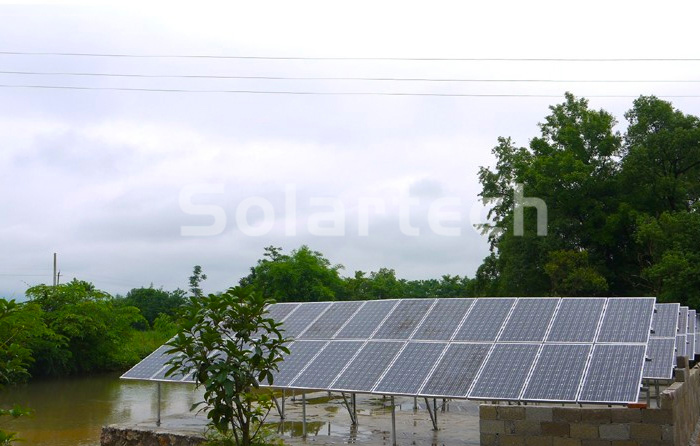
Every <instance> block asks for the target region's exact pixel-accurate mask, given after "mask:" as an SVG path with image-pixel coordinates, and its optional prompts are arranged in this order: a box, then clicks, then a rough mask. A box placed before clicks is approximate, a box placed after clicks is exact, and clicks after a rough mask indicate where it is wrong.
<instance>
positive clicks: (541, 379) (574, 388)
mask: <svg viewBox="0 0 700 446" xmlns="http://www.w3.org/2000/svg"><path fill="white" fill-rule="evenodd" d="M591 348H592V346H591V345H590V344H545V345H544V346H543V347H542V351H541V352H540V355H539V356H538V358H537V362H536V363H535V366H534V367H533V371H532V374H531V375H530V378H529V379H528V383H527V385H526V387H525V392H524V393H523V397H522V399H523V400H526V401H557V402H575V401H576V396H577V394H578V389H579V387H580V385H581V380H582V378H583V373H584V371H585V370H586V364H587V363H588V355H589V354H590V352H591Z"/></svg>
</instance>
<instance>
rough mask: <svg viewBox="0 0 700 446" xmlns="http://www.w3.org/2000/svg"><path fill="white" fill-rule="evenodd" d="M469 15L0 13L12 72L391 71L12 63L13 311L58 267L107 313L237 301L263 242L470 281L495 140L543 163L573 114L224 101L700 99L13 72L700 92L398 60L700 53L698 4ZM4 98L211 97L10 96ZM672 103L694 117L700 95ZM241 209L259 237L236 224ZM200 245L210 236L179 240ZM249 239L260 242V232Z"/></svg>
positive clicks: (353, 7)
mask: <svg viewBox="0 0 700 446" xmlns="http://www.w3.org/2000/svg"><path fill="white" fill-rule="evenodd" d="M461 3H464V5H463V6H458V5H459V4H460V3H445V2H436V1H431V2H424V3H423V4H422V5H420V4H415V3H407V2H400V3H388V2H386V3H385V2H382V3H380V2H368V3H363V2H357V1H352V2H329V1H324V2H298V1H297V2H284V3H270V2H254V6H245V7H243V6H239V5H236V4H235V2H232V1H230V2H225V3H207V2H197V4H198V7H197V9H191V8H186V7H180V6H177V5H178V3H172V2H167V3H154V4H152V5H150V6H143V4H142V3H141V2H140V3H138V4H134V5H133V6H132V3H130V2H118V4H119V5H120V6H119V7H113V6H109V5H102V6H100V4H99V3H95V2H88V3H86V4H80V3H74V4H73V5H69V6H65V5H60V4H51V3H49V4H40V5H37V4H35V5H11V4H6V3H3V4H0V51H3V52H25V53H36V52H44V53H95V54H127V55H142V56H143V55H196V56H205V55H218V56H272V57H301V58H304V57H307V58H328V57H330V58H338V57H360V58H380V60H364V61H363V60H312V59H293V60H288V59H287V60H279V59H275V60H268V59H263V60H261V59H217V58H157V57H86V56H82V57H81V56H56V55H53V56H51V55H44V56H39V55H26V54H25V55H17V54H14V55H13V54H0V71H3V72H5V73H3V74H0V85H1V86H2V87H1V88H0V148H1V150H0V169H1V170H0V172H1V173H2V175H1V176H0V188H1V189H0V190H1V192H0V208H1V209H2V214H0V246H1V247H2V254H1V255H0V295H2V296H6V297H15V298H19V297H21V296H22V295H23V294H24V291H25V290H26V288H27V285H33V284H37V283H51V259H52V253H54V252H57V253H58V256H59V269H60V271H61V279H62V281H63V280H67V279H71V278H73V277H78V278H80V279H85V280H88V281H91V282H93V283H94V284H95V285H96V286H97V287H99V288H101V289H104V290H106V291H108V292H111V293H115V294H116V293H125V292H126V291H128V290H129V289H131V288H134V287H139V286H148V285H149V284H151V283H152V284H153V285H154V286H156V287H160V286H163V287H164V288H166V289H174V288H176V287H181V288H185V287H186V286H187V277H188V276H189V274H190V272H191V269H192V266H193V265H195V264H199V265H201V266H202V267H203V269H204V271H205V272H206V273H207V275H208V276H209V280H208V281H207V282H206V283H205V287H204V288H205V291H218V290H223V289H225V288H226V287H228V286H231V285H234V284H235V283H236V282H237V281H238V279H239V278H240V277H241V276H243V275H245V274H246V273H247V271H248V269H249V268H250V266H252V265H253V264H254V263H255V261H256V260H257V259H258V258H260V257H261V255H262V253H263V248H264V247H265V246H268V245H276V246H280V247H283V248H284V249H285V251H287V252H288V251H290V250H292V249H295V248H297V247H299V246H300V245H302V244H308V245H309V246H310V247H311V248H313V249H316V250H319V251H321V252H322V253H323V254H325V256H326V257H327V258H329V259H330V260H331V262H333V263H342V264H343V265H344V266H345V270H344V272H343V274H345V275H351V274H353V273H354V271H355V270H364V271H371V270H376V269H378V268H380V267H389V268H393V269H395V270H396V272H397V274H398V275H399V276H400V277H404V278H409V279H416V278H431V277H440V276H441V275H442V274H459V275H468V276H472V275H473V274H474V272H475V270H476V268H477V267H478V265H479V264H480V263H481V260H482V259H483V257H485V256H486V255H487V254H488V247H487V244H486V240H485V238H484V237H483V236H481V235H480V234H478V233H477V232H476V231H475V230H473V229H472V224H473V223H477V222H478V221H480V220H483V212H480V207H479V205H478V200H477V194H478V192H479V190H480V188H479V184H478V180H477V172H478V168H479V166H482V165H489V164H491V163H492V162H493V159H492V157H491V154H490V150H491V148H492V147H493V146H494V145H495V144H496V138H497V137H498V136H512V137H513V138H514V139H515V140H516V142H517V143H518V144H521V145H525V144H527V143H528V140H529V139H530V138H532V137H533V136H536V134H537V130H538V128H537V124H538V122H540V121H542V119H543V118H544V116H545V115H546V114H547V111H548V106H549V105H551V104H554V103H557V102H559V101H560V100H561V99H560V98H551V97H549V98H546V97H440V96H376V95H338V96H335V95H289V94H241V93H223V92H221V91H224V90H228V91H231V90H236V91H240V90H248V91H251V90H252V91H265V92H269V91H278V92H280V91H301V92H336V93H337V92H345V93H347V92H364V93H367V92H383V93H388V92H391V93H399V92H403V93H421V94H424V93H441V94H513V95H526V94H527V95H562V94H563V93H564V92H565V91H571V92H573V93H574V94H577V95H581V96H596V95H631V96H637V95H640V94H657V95H700V84H693V83H649V82H647V83H580V82H579V83H573V82H557V83H552V82H548V83H536V82H529V83H524V82H520V83H513V82H511V83H503V82H407V81H367V80H365V81H358V80H342V81H341V80H272V79H265V80H262V79H212V78H208V79H206V78H205V79H202V78H186V77H180V78H172V77H171V78H163V77H155V78H153V77H152V78H135V77H106V76H70V75H46V74H44V75H40V74H9V73H7V72H9V71H15V72H18V71H19V72H25V73H26V72H32V73H38V72H42V73H92V74H96V73H102V74H142V75H167V76H192V75H195V76H203V75H211V76H265V77H287V78H289V77H316V78H318V77H325V78H328V77H344V78H348V77H352V78H358V77H363V78H368V77H371V78H428V79H549V80H672V79H676V80H700V62H687V61H686V62H522V61H490V62H488V61H405V60H403V61H401V60H395V59H396V58H616V57H619V58H693V57H695V58H697V57H700V54H699V53H698V46H697V43H698V34H697V18H698V17H699V16H700V8H699V7H698V5H697V3H691V2H687V3H682V2H679V3H673V6H671V4H670V3H667V4H664V5H663V6H660V4H659V3H658V2H656V3H655V6H651V5H652V4H651V3H648V4H645V3H642V2H615V3H613V2H579V3H578V6H571V4H570V3H569V2H479V3H478V4H477V3H474V4H466V2H461ZM87 5H91V6H87ZM232 5H233V6H232ZM390 59H394V60H390ZM11 85H15V86H16V85H24V86H35V87H36V86H77V87H93V88H131V89H145V90H153V89H160V90H163V89H166V90H214V91H219V92H218V93H217V92H209V93H195V92H180V93H176V92H156V91H124V90H70V89H44V88H7V87H6V86H11ZM671 100H672V101H673V103H674V104H675V105H676V106H677V107H678V108H680V109H681V110H683V111H685V112H687V113H692V114H696V115H700V98H676V99H671ZM590 102H591V104H592V105H593V106H594V107H596V108H600V107H602V108H605V109H606V110H609V111H610V112H612V113H614V114H615V115H616V116H617V117H618V119H619V121H620V129H621V130H622V129H624V126H625V125H626V123H625V121H624V118H623V114H624V112H625V111H626V110H627V109H629V107H630V105H631V102H632V99H631V98H594V97H591V99H590ZM207 191H208V192H209V193H205V192H207ZM526 192H527V186H526ZM526 195H527V193H526ZM323 199H325V200H326V201H323ZM251 200H252V201H251ZM319 200H321V201H319ZM367 200H370V201H371V202H372V203H374V204H375V205H377V203H379V207H375V208H368V209H369V212H368V213H367V214H366V215H367V217H366V221H367V224H366V225H364V224H363V223H362V222H363V221H365V220H364V218H365V217H363V215H364V214H363V212H362V209H363V205H362V203H366V202H367ZM440 200H442V201H440ZM183 203H184V206H183ZM188 203H190V206H188V205H187V204H188ZM256 203H257V204H256ZM260 203H267V204H266V205H265V204H263V206H267V207H262V208H261V207H260V206H259V204H260ZM329 203H332V204H333V206H335V207H334V208H333V207H329ZM436 203H438V204H436ZM202 205H208V206H210V208H202V207H201V206H202ZM442 205H444V206H442ZM193 206H194V207H193ZM198 206H199V207H198ZM431 206H434V207H440V208H441V209H442V211H443V212H442V213H441V214H439V215H438V220H439V222H438V223H439V224H443V226H444V228H443V229H445V231H443V232H452V233H454V232H455V231H458V232H459V235H458V236H455V235H454V234H453V235H447V234H443V233H440V232H441V231H440V230H435V226H434V225H435V222H434V221H433V226H431V222H430V215H431V212H430V208H431ZM381 207H383V212H381V210H382V209H381ZM331 209H333V212H331ZM401 209H404V210H405V209H408V216H409V219H410V225H411V227H414V228H417V230H418V235H411V234H408V233H407V231H406V230H405V228H404V230H402V229H401V222H400V220H401ZM246 210H247V212H243V211H246ZM270 211H271V212H270ZM237 212H238V213H239V214H241V213H242V214H243V216H244V217H245V221H244V222H243V223H244V224H243V225H241V224H239V221H237ZM196 213H200V214H203V215H194V214H196ZM331 216H333V217H334V218H335V220H332V219H330V217H331ZM239 217H240V216H239ZM319 221H321V222H320V223H318V222H319ZM317 224H319V225H320V226H323V227H325V228H329V227H330V228H331V229H335V230H336V232H337V230H339V228H340V230H341V235H322V234H318V232H319V230H315V229H314V227H315V226H314V225H317ZM192 227H195V231H194V232H197V228H199V229H200V230H201V231H203V232H205V233H206V232H208V233H210V235H187V232H188V231H190V230H191V228H192ZM187 228H190V229H187ZM256 230H257V232H259V233H261V234H260V235H251V233H252V232H256ZM450 230H451V231H450ZM183 231H184V233H185V235H183ZM363 231H365V232H366V235H364V233H363Z"/></svg>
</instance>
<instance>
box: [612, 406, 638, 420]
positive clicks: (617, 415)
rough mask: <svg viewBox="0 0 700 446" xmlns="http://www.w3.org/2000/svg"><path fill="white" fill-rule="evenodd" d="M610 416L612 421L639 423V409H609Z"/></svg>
mask: <svg viewBox="0 0 700 446" xmlns="http://www.w3.org/2000/svg"><path fill="white" fill-rule="evenodd" d="M610 418H611V420H610V421H612V422H613V423H641V422H642V410H641V409H610Z"/></svg>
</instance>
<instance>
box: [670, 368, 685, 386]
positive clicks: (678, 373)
mask: <svg viewBox="0 0 700 446" xmlns="http://www.w3.org/2000/svg"><path fill="white" fill-rule="evenodd" d="M673 379H675V381H676V382H677V383H684V382H686V381H688V369H682V368H680V367H677V368H675V369H674V370H673Z"/></svg>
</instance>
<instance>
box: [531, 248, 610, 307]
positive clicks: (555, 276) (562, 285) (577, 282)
mask: <svg viewBox="0 0 700 446" xmlns="http://www.w3.org/2000/svg"><path fill="white" fill-rule="evenodd" d="M544 269H545V272H546V273H547V275H548V276H549V277H550V279H551V280H552V288H551V289H552V294H553V295H555V296H598V295H601V294H603V293H605V292H606V291H607V290H608V282H607V281H606V280H605V277H603V276H602V275H601V274H600V273H598V272H597V271H596V269H595V268H593V267H592V266H591V265H590V264H589V261H588V253H587V252H586V251H552V252H550V253H549V262H547V264H545V266H544Z"/></svg>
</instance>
